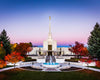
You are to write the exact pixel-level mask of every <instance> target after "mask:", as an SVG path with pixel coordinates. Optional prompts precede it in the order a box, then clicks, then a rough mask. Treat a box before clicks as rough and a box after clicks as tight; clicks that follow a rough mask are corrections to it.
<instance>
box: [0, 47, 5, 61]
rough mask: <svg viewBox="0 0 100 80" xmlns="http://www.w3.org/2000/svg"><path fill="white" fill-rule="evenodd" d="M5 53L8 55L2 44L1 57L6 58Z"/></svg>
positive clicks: (0, 48)
mask: <svg viewBox="0 0 100 80" xmlns="http://www.w3.org/2000/svg"><path fill="white" fill-rule="evenodd" d="M5 55H6V52H5V49H4V48H3V47H1V46H0V59H2V60H4V57H5Z"/></svg>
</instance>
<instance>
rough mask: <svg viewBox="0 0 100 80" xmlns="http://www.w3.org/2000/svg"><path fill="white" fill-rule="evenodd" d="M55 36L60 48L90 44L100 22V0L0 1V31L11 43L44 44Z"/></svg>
mask: <svg viewBox="0 0 100 80" xmlns="http://www.w3.org/2000/svg"><path fill="white" fill-rule="evenodd" d="M49 16H51V31H52V37H53V39H54V40H56V41H57V44H58V45H69V44H74V42H75V41H78V42H81V43H84V44H87V41H88V37H89V35H90V32H91V31H92V30H93V27H94V26H95V24H96V22H98V23H100V0H0V32H1V31H2V30H3V29H5V30H6V31H7V35H8V36H9V37H10V40H11V43H20V42H32V43H33V45H42V44H43V41H44V40H47V38H48V32H49Z"/></svg>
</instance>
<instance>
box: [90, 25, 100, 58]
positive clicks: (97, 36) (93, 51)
mask: <svg viewBox="0 0 100 80" xmlns="http://www.w3.org/2000/svg"><path fill="white" fill-rule="evenodd" d="M88 50H89V54H90V55H91V56H93V57H97V58H98V59H100V25H99V24H98V23H96V25H95V26H94V29H93V31H92V32H91V35H90V36H89V38H88Z"/></svg>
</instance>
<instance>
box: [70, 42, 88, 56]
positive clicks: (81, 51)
mask: <svg viewBox="0 0 100 80" xmlns="http://www.w3.org/2000/svg"><path fill="white" fill-rule="evenodd" d="M69 51H71V52H73V53H75V54H76V55H83V56H86V55H88V49H87V47H84V44H82V43H79V42H75V46H73V47H71V48H69Z"/></svg>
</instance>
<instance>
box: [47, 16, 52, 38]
mask: <svg viewBox="0 0 100 80" xmlns="http://www.w3.org/2000/svg"><path fill="white" fill-rule="evenodd" d="M48 38H49V39H52V33H51V16H49V36H48Z"/></svg>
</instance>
